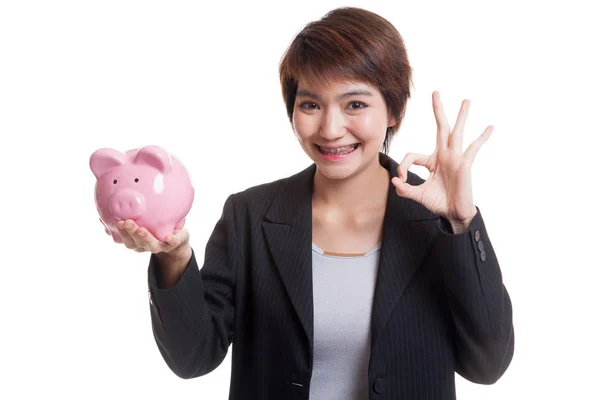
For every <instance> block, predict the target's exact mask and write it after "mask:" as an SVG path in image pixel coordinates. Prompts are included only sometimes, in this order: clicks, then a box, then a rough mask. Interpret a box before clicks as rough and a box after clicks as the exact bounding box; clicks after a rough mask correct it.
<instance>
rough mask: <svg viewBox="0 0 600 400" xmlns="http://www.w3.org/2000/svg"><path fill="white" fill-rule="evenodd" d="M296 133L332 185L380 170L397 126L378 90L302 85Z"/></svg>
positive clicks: (346, 85) (364, 85)
mask: <svg viewBox="0 0 600 400" xmlns="http://www.w3.org/2000/svg"><path fill="white" fill-rule="evenodd" d="M292 121H293V127H294V131H295V133H296V135H297V137H298V140H299V141H300V144H301V146H302V148H303V149H304V151H305V152H306V154H307V155H308V156H309V157H310V158H311V159H312V160H313V161H314V162H315V164H317V167H318V170H319V172H320V173H322V174H323V175H324V176H325V177H327V178H329V179H347V178H349V177H351V176H354V175H356V174H358V173H360V172H361V171H364V170H367V169H369V168H374V167H376V166H378V165H379V150H380V149H381V146H382V144H383V141H384V139H385V133H386V129H387V127H388V126H393V125H395V123H396V122H395V120H394V119H393V118H391V117H388V110H387V106H386V103H385V100H384V99H383V96H382V95H381V93H380V92H379V90H378V89H377V88H376V87H374V86H372V85H370V84H368V83H364V82H353V81H334V82H329V83H325V82H321V83H312V82H311V83H309V82H307V81H305V80H303V79H300V80H299V82H298V91H297V94H296V102H295V104H294V114H293V120H292Z"/></svg>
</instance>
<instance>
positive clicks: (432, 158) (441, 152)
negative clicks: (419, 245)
mask: <svg viewBox="0 0 600 400" xmlns="http://www.w3.org/2000/svg"><path fill="white" fill-rule="evenodd" d="M432 97H433V112H434V114H435V118H436V121H437V141H436V148H435V151H434V152H433V153H432V154H431V155H429V156H426V155H422V154H415V153H408V154H407V155H406V156H405V157H404V160H402V162H401V163H400V165H399V166H398V176H399V178H396V177H394V178H393V179H392V184H393V185H394V186H395V187H396V193H398V195H399V196H402V197H407V198H409V199H412V200H415V201H417V202H419V203H420V204H422V205H423V206H424V207H426V208H427V209H428V210H430V211H431V212H433V213H435V214H438V215H441V216H442V217H444V218H446V219H447V220H449V221H450V223H451V224H452V227H453V229H454V231H455V233H456V232H457V231H464V230H466V228H467V227H468V226H469V224H470V223H471V220H472V219H473V217H474V216H475V214H476V213H477V209H476V208H475V205H474V203H473V190H472V186H471V166H472V164H473V160H474V159H475V155H476V154H477V152H478V151H479V149H480V148H481V146H482V145H483V144H484V143H485V142H486V141H487V140H488V139H489V137H490V135H491V134H492V131H493V130H494V127H493V126H492V125H490V126H488V127H487V128H486V129H485V130H484V131H483V133H482V134H481V135H480V136H479V137H478V138H477V139H476V140H475V141H473V143H471V144H470V145H469V147H468V148H467V150H466V151H465V152H464V153H463V152H462V146H463V131H464V127H465V122H466V119H467V114H468V111H469V106H470V104H471V102H470V101H469V100H464V101H463V102H462V106H461V108H460V112H459V114H458V118H457V120H456V125H455V126H454V129H451V127H450V125H448V121H447V119H446V114H445V113H444V108H443V106H442V102H441V100H440V94H439V92H437V91H435V92H433V96H432ZM412 164H415V165H420V166H424V167H426V168H427V169H428V170H429V173H430V175H429V177H428V178H427V180H426V181H425V182H424V183H423V184H421V185H419V186H413V185H410V184H408V183H407V182H406V178H407V176H408V169H409V167H410V166H411V165H412Z"/></svg>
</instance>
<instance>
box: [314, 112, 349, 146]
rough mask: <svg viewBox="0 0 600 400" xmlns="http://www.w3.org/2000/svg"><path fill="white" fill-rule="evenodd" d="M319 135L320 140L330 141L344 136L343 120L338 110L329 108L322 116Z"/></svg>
mask: <svg viewBox="0 0 600 400" xmlns="http://www.w3.org/2000/svg"><path fill="white" fill-rule="evenodd" d="M319 134H320V136H321V137H322V138H324V139H326V140H331V141H334V140H336V139H338V138H341V137H342V136H344V135H345V120H344V116H343V115H342V113H340V112H339V110H336V109H334V108H331V109H329V110H327V111H326V112H325V113H324V114H323V118H322V120H321V129H320V131H319Z"/></svg>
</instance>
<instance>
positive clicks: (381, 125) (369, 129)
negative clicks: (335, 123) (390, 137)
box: [354, 114, 387, 141]
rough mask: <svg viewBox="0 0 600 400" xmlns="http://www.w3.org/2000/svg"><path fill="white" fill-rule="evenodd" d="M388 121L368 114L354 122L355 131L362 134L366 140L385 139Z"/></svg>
mask: <svg viewBox="0 0 600 400" xmlns="http://www.w3.org/2000/svg"><path fill="white" fill-rule="evenodd" d="M386 128H387V120H385V119H384V118H381V117H380V116H379V115H375V114H367V115H363V116H361V118H357V119H356V120H354V129H355V131H356V132H360V134H361V136H362V138H363V139H364V140H379V139H381V140H382V141H383V139H384V138H385V131H386Z"/></svg>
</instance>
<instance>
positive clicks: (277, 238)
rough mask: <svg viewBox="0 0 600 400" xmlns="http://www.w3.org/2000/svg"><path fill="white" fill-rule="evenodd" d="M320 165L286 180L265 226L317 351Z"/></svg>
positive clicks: (290, 294) (290, 292)
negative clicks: (315, 213) (315, 239)
mask: <svg viewBox="0 0 600 400" xmlns="http://www.w3.org/2000/svg"><path fill="white" fill-rule="evenodd" d="M315 171H316V165H315V164H312V165H311V166H310V167H308V168H306V169H305V170H304V171H302V172H300V173H298V174H296V175H293V176H291V177H290V178H288V179H285V180H283V185H282V186H281V188H280V190H279V193H278V194H277V196H276V197H275V199H274V201H273V203H272V204H271V207H270V208H269V210H268V211H267V214H266V216H265V220H264V221H263V223H262V227H263V231H264V233H265V238H266V241H267V245H268V247H269V250H270V252H271V255H272V257H273V261H274V262H275V264H276V265H277V268H278V270H279V273H280V275H281V279H282V280H283V283H284V285H285V288H286V290H287V292H288V294H289V296H290V300H291V301H292V304H293V306H294V308H295V309H296V313H297V314H298V318H299V319H300V322H301V324H302V327H303V328H304V331H305V332H306V337H307V339H308V342H309V346H310V354H311V355H312V352H313V315H314V314H313V285H312V254H311V252H312V247H311V244H312V190H313V178H314V174H315Z"/></svg>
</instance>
